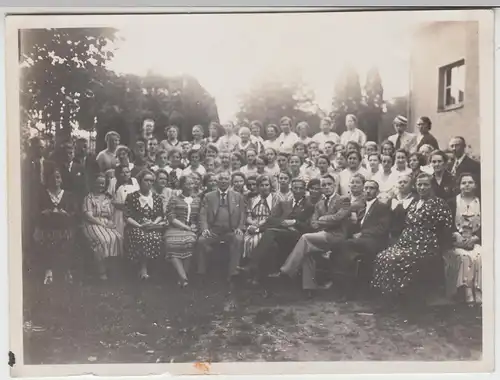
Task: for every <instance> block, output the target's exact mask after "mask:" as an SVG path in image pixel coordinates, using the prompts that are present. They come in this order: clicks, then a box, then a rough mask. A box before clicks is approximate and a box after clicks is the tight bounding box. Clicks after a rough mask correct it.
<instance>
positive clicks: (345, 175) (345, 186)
mask: <svg viewBox="0 0 500 380" xmlns="http://www.w3.org/2000/svg"><path fill="white" fill-rule="evenodd" d="M356 173H359V174H362V175H363V176H364V177H365V179H366V178H368V177H369V175H370V173H369V172H368V171H367V170H366V169H365V168H364V167H362V166H361V165H359V168H358V169H357V170H354V171H353V170H351V169H349V168H346V169H344V170H342V171H341V172H340V173H339V174H338V179H339V193H340V195H349V194H350V193H351V190H350V189H349V183H350V182H351V178H352V176H353V175H354V174H356Z"/></svg>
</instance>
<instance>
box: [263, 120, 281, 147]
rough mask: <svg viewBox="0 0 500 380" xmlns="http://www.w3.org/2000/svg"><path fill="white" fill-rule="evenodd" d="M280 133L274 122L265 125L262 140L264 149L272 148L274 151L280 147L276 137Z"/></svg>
mask: <svg viewBox="0 0 500 380" xmlns="http://www.w3.org/2000/svg"><path fill="white" fill-rule="evenodd" d="M279 135H280V129H279V128H278V126H277V125H276V124H269V125H268V126H267V127H266V137H267V139H266V140H264V149H268V148H272V149H274V150H275V151H276V152H279V149H280V140H279V139H278V137H279Z"/></svg>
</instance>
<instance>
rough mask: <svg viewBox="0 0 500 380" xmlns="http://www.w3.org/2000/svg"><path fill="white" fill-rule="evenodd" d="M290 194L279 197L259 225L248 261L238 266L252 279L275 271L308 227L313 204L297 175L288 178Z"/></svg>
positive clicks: (304, 184) (307, 230) (302, 181)
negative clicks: (258, 236) (259, 233)
mask: <svg viewBox="0 0 500 380" xmlns="http://www.w3.org/2000/svg"><path fill="white" fill-rule="evenodd" d="M292 193H293V199H290V200H282V201H280V203H278V205H277V206H276V207H275V208H274V209H273V214H271V216H270V217H269V219H268V221H267V222H266V224H265V226H263V229H264V234H263V235H262V238H261V240H260V241H259V244H258V245H257V246H256V247H255V248H254V250H253V251H252V256H251V258H250V262H249V263H248V265H246V266H245V267H243V268H239V269H240V270H241V271H243V272H249V273H250V274H251V275H252V276H253V278H254V281H257V280H258V277H259V275H264V274H269V273H272V271H276V270H277V269H278V268H276V266H277V265H276V264H277V263H279V264H278V265H281V263H283V261H284V260H285V259H286V257H287V256H288V254H289V253H290V252H291V251H292V249H293V247H295V244H296V243H297V241H298V240H299V238H300V236H301V235H303V234H305V233H307V232H310V230H311V227H310V221H311V216H312V214H313V212H314V205H313V204H312V203H311V201H310V200H309V199H308V197H306V182H305V181H304V180H303V179H301V178H295V179H294V180H292ZM283 255H286V256H284V257H283Z"/></svg>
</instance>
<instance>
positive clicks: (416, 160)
mask: <svg viewBox="0 0 500 380" xmlns="http://www.w3.org/2000/svg"><path fill="white" fill-rule="evenodd" d="M424 165H425V158H424V156H422V155H421V154H420V153H416V152H415V153H412V154H410V156H409V157H408V167H409V168H410V169H411V174H410V177H411V188H412V191H413V192H414V193H416V191H417V188H416V187H415V186H416V183H417V178H418V176H419V175H420V174H421V173H423V172H424V171H423V170H422V167H423V166H424Z"/></svg>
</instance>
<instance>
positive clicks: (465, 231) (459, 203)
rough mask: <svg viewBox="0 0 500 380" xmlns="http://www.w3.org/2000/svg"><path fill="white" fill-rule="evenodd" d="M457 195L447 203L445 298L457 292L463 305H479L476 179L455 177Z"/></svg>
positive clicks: (479, 225) (464, 176)
mask: <svg viewBox="0 0 500 380" xmlns="http://www.w3.org/2000/svg"><path fill="white" fill-rule="evenodd" d="M458 183H459V186H460V194H458V195H457V196H456V197H455V198H452V199H451V200H450V202H449V203H450V207H451V212H452V216H453V219H454V220H453V230H454V232H453V248H452V249H450V250H449V251H448V252H447V253H446V254H445V255H444V260H445V278H446V295H447V296H448V297H450V298H451V297H454V296H456V295H457V292H462V291H463V293H462V294H460V296H461V297H462V298H463V300H465V302H466V303H473V302H476V303H481V301H482V300H481V289H482V281H481V265H482V264H481V203H480V201H479V198H478V197H477V195H476V192H477V185H476V180H475V178H474V177H473V176H472V174H469V173H462V174H461V175H460V178H459V182H458Z"/></svg>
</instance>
